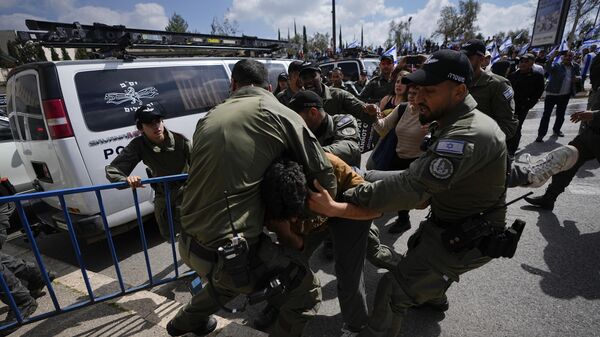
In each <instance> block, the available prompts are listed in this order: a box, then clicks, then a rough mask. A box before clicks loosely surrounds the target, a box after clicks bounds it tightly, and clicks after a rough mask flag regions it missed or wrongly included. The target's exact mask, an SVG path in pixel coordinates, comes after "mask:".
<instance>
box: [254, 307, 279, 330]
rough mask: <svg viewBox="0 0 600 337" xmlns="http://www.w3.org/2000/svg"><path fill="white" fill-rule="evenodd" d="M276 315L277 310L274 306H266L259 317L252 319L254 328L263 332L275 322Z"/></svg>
mask: <svg viewBox="0 0 600 337" xmlns="http://www.w3.org/2000/svg"><path fill="white" fill-rule="evenodd" d="M278 315H279V310H278V309H277V308H276V307H275V306H273V305H271V304H267V306H266V307H265V308H264V309H263V310H262V312H261V313H260V315H259V316H258V317H256V318H255V319H254V322H253V323H254V327H255V328H256V329H258V330H261V331H262V330H265V329H267V328H268V327H269V326H271V324H273V322H275V320H277V316H278Z"/></svg>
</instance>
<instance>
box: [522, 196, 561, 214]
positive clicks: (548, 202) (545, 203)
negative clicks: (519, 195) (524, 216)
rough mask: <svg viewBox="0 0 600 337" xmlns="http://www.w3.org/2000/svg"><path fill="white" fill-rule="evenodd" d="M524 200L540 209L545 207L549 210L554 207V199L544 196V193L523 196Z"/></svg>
mask: <svg viewBox="0 0 600 337" xmlns="http://www.w3.org/2000/svg"><path fill="white" fill-rule="evenodd" d="M525 201H527V202H528V203H530V204H532V205H533V206H537V207H539V208H542V209H547V210H549V211H551V210H553V209H554V201H555V200H554V199H552V198H550V197H548V196H546V194H544V195H542V196H539V197H531V198H529V197H525Z"/></svg>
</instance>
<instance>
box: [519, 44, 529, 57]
mask: <svg viewBox="0 0 600 337" xmlns="http://www.w3.org/2000/svg"><path fill="white" fill-rule="evenodd" d="M528 48H529V43H526V44H524V45H523V47H521V50H519V55H524V54H525V53H527V49H528Z"/></svg>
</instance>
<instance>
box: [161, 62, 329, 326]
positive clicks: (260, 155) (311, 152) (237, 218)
mask: <svg viewBox="0 0 600 337" xmlns="http://www.w3.org/2000/svg"><path fill="white" fill-rule="evenodd" d="M231 77H232V79H231V91H232V95H231V97H230V98H229V99H227V100H226V101H225V102H224V103H222V104H220V105H218V106H217V107H215V108H214V109H213V110H212V111H210V112H209V113H208V115H207V116H206V117H205V118H204V119H201V120H200V121H199V122H198V125H197V126H196V131H195V133H194V147H193V149H192V154H191V166H190V170H189V178H188V183H187V185H186V188H185V192H184V196H183V204H182V216H181V226H182V233H181V240H180V245H179V251H180V253H181V257H182V259H183V261H184V262H185V263H186V264H187V265H188V266H190V267H191V268H192V269H194V270H195V271H196V272H197V273H198V274H199V275H200V276H202V278H203V279H205V280H207V281H208V284H207V285H206V286H205V287H204V288H202V289H201V290H200V291H199V292H198V293H196V294H195V295H193V297H192V298H191V300H190V301H189V302H188V303H187V304H186V305H185V306H184V307H183V308H181V310H179V312H178V313H177V315H176V316H175V317H174V318H173V319H172V320H171V321H170V322H169V323H168V325H167V331H168V333H169V334H170V335H171V336H180V335H183V334H185V333H187V332H194V333H196V334H198V335H203V334H207V333H209V332H210V331H213V330H214V329H215V327H216V321H215V319H214V318H213V317H212V314H213V313H214V312H216V311H217V310H219V308H222V307H224V306H225V305H227V303H228V302H229V301H230V300H231V299H233V298H235V297H236V296H237V295H239V294H248V293H251V292H254V291H256V290H259V289H262V288H263V287H264V286H265V284H263V283H261V282H259V280H264V279H265V278H267V277H268V276H269V275H272V274H273V273H275V272H278V271H280V270H283V271H281V272H283V273H286V274H287V275H285V277H282V278H286V279H290V280H292V283H293V285H289V286H288V287H287V289H288V290H287V291H286V293H284V294H283V295H279V296H276V297H275V298H272V299H271V303H273V302H274V303H275V305H276V307H277V308H278V309H279V316H278V320H277V323H276V324H275V327H274V331H273V332H272V336H300V335H301V334H302V331H303V329H304V326H305V325H306V323H307V322H308V320H309V319H310V318H311V317H312V316H314V315H315V314H316V311H317V309H318V306H319V303H320V299H321V291H320V286H319V282H318V280H317V279H316V278H315V276H314V274H313V273H312V271H311V270H310V268H308V266H306V265H304V264H303V262H302V260H301V259H297V258H295V257H294V255H293V254H292V253H291V252H289V251H288V249H286V248H285V247H282V246H278V245H275V244H273V243H272V242H271V241H270V240H269V239H268V238H265V236H264V235H262V231H263V227H264V226H263V225H264V223H263V222H264V218H265V206H266V205H265V204H264V202H263V200H262V199H261V197H260V182H261V180H262V177H263V175H264V173H265V171H266V170H267V168H268V167H269V166H270V165H271V163H272V162H273V161H275V159H277V158H280V157H282V156H283V154H284V153H285V154H286V155H287V156H288V157H290V159H293V160H295V161H297V162H298V163H300V164H301V165H302V167H303V168H304V170H305V174H306V175H307V177H309V179H310V180H311V181H312V180H313V179H317V180H318V181H320V182H321V183H322V184H324V186H326V187H327V188H328V189H329V191H330V193H332V194H334V195H335V193H336V182H335V176H334V175H333V170H332V167H331V164H330V163H329V161H328V160H327V159H326V158H325V153H324V152H323V149H322V148H321V146H320V145H319V144H318V141H317V139H316V138H315V137H314V136H313V134H312V132H310V130H309V129H308V128H307V127H306V124H305V123H304V122H303V121H302V118H301V117H300V116H299V115H298V114H297V113H295V112H294V111H292V110H290V109H288V108H286V107H285V106H283V105H281V104H280V103H279V102H278V101H277V100H276V99H275V97H274V96H273V95H272V94H271V93H270V92H269V91H268V90H267V89H270V86H269V84H268V82H267V79H268V75H267V69H266V68H265V66H264V65H263V64H262V63H260V62H258V61H255V60H250V59H245V60H241V61H239V62H237V63H236V64H235V66H234V67H233V71H232V76H231ZM225 191H226V192H225ZM236 234H237V235H239V236H242V237H243V238H244V239H243V240H242V239H240V238H239V237H238V236H237V235H236ZM242 247H248V248H244V249H242ZM219 248H221V250H219ZM225 248H228V251H230V248H235V252H236V253H235V254H232V255H231V256H232V258H231V259H225V257H224V256H223V254H222V253H221V254H220V253H218V251H222V252H224V251H225ZM242 253H243V254H242ZM233 259H235V260H233ZM286 270H291V272H289V273H288V272H285V271H286Z"/></svg>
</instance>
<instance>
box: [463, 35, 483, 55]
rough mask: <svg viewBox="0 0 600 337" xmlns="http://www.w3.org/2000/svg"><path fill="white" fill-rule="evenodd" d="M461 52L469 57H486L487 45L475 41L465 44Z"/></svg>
mask: <svg viewBox="0 0 600 337" xmlns="http://www.w3.org/2000/svg"><path fill="white" fill-rule="evenodd" d="M460 50H461V51H462V52H463V53H465V54H466V55H467V56H473V55H479V56H484V57H485V56H486V55H485V52H486V51H487V50H486V48H485V44H484V43H483V41H481V40H477V39H473V40H469V41H467V42H465V43H464V44H463V45H462V46H461V47H460Z"/></svg>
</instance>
